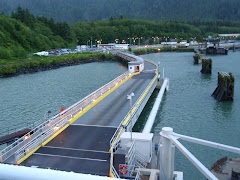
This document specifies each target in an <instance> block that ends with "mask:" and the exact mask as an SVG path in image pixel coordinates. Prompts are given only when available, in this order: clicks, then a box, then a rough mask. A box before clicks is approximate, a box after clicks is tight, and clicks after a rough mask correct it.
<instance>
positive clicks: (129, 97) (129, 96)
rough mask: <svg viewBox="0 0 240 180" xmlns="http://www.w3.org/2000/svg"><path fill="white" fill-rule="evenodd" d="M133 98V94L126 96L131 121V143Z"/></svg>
mask: <svg viewBox="0 0 240 180" xmlns="http://www.w3.org/2000/svg"><path fill="white" fill-rule="evenodd" d="M133 96H134V93H133V92H132V93H131V94H130V95H127V99H129V100H130V121H131V141H132V128H133V126H132V97H133Z"/></svg>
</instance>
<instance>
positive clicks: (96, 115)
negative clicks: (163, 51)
mask: <svg viewBox="0 0 240 180" xmlns="http://www.w3.org/2000/svg"><path fill="white" fill-rule="evenodd" d="M144 66H145V68H144V72H143V73H141V74H139V75H136V76H133V77H132V78H131V79H129V80H128V81H126V82H125V83H124V84H122V85H121V86H120V87H118V88H117V89H116V90H115V91H113V92H112V93H111V94H110V95H108V96H107V97H106V98H105V99H103V100H102V101H101V102H99V103H98V104H97V105H96V106H94V107H93V108H92V109H90V110H89V111H88V112H87V113H85V114H84V115H83V116H82V117H80V118H79V119H78V120H76V121H75V122H74V123H73V124H87V125H101V126H114V127H118V126H119V124H120V122H121V121H122V120H123V118H124V117H125V116H126V115H127V113H128V112H129V109H130V103H129V100H127V95H129V94H131V93H132V92H133V93H134V95H135V96H134V97H133V99H132V104H134V103H135V102H136V101H137V99H138V98H139V97H140V96H141V94H142V93H143V92H144V90H145V89H146V87H147V85H148V84H149V83H150V82H151V81H152V79H153V78H154V76H155V69H156V66H154V65H153V64H151V63H149V62H145V63H144Z"/></svg>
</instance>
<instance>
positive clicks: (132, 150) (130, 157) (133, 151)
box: [127, 141, 136, 165]
mask: <svg viewBox="0 0 240 180" xmlns="http://www.w3.org/2000/svg"><path fill="white" fill-rule="evenodd" d="M135 154H136V143H135V141H133V142H132V145H131V147H130V148H129V150H128V153H127V157H128V160H127V165H134V164H135Z"/></svg>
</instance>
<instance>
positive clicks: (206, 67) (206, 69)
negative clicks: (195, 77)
mask: <svg viewBox="0 0 240 180" xmlns="http://www.w3.org/2000/svg"><path fill="white" fill-rule="evenodd" d="M201 73H204V74H211V73H212V59H211V58H210V59H202V70H201Z"/></svg>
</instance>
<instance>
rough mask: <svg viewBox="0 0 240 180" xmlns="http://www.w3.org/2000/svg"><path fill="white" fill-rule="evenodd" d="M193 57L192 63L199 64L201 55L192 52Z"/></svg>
mask: <svg viewBox="0 0 240 180" xmlns="http://www.w3.org/2000/svg"><path fill="white" fill-rule="evenodd" d="M193 59H194V62H193V63H194V64H200V63H201V62H202V61H201V60H202V59H201V56H200V55H199V54H198V53H195V54H194V56H193Z"/></svg>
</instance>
